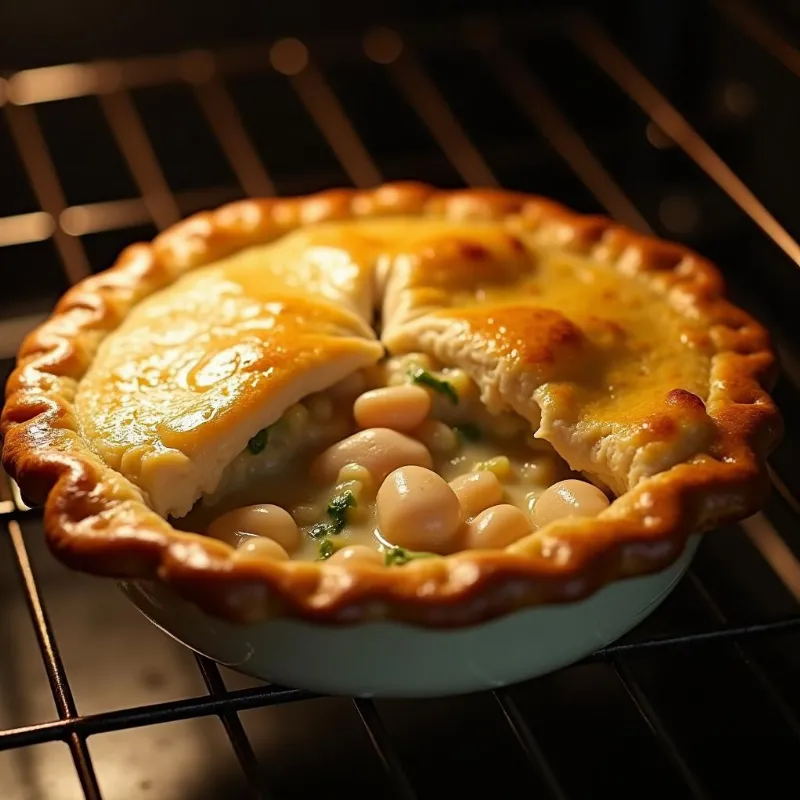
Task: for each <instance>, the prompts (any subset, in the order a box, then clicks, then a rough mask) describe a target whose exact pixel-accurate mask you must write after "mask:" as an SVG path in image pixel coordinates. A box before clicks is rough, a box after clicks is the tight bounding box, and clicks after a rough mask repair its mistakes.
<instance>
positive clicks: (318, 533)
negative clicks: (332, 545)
mask: <svg viewBox="0 0 800 800" xmlns="http://www.w3.org/2000/svg"><path fill="white" fill-rule="evenodd" d="M356 505H358V504H357V503H356V496H355V495H354V494H353V493H352V492H351V491H350V490H349V489H348V490H347V491H346V492H342V493H341V494H336V495H334V496H333V497H332V498H331V500H330V502H329V503H328V516H329V517H330V522H318V523H317V524H316V525H312V526H311V528H310V529H309V531H308V535H309V536H310V537H311V538H312V539H320V538H322V537H323V536H335V535H336V534H337V533H341V532H342V531H343V530H344V529H345V527H347V510H348V509H350V508H354V507H355V506H356Z"/></svg>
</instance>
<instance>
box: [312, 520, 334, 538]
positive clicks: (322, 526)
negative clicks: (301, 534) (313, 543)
mask: <svg viewBox="0 0 800 800" xmlns="http://www.w3.org/2000/svg"><path fill="white" fill-rule="evenodd" d="M338 532H339V531H337V530H335V529H334V525H333V523H332V522H318V523H317V524H316V525H312V526H311V527H310V528H309V529H308V535H309V536H310V537H311V538H312V539H321V538H322V537H323V536H332V535H333V534H336V533H338Z"/></svg>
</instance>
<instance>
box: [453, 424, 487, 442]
mask: <svg viewBox="0 0 800 800" xmlns="http://www.w3.org/2000/svg"><path fill="white" fill-rule="evenodd" d="M453 430H454V431H455V432H456V433H457V434H458V436H460V437H461V438H462V439H463V440H464V441H465V442H477V441H478V440H479V439H480V438H481V436H482V435H483V433H482V431H481V429H480V428H479V427H478V426H477V425H475V424H473V423H471V422H462V423H461V424H460V425H456V426H455V427H454V428H453Z"/></svg>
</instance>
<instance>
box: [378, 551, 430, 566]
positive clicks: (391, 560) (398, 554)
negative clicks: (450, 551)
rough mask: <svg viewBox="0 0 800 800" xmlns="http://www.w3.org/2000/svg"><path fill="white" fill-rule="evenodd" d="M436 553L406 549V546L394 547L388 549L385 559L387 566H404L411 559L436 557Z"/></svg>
mask: <svg viewBox="0 0 800 800" xmlns="http://www.w3.org/2000/svg"><path fill="white" fill-rule="evenodd" d="M435 556H436V553H424V552H420V551H414V550H406V549H405V548H404V547H392V548H390V549H389V550H387V551H386V555H385V559H386V566H387V567H392V566H396V567H402V566H403V565H404V564H408V562H409V561H415V560H416V559H418V558H435Z"/></svg>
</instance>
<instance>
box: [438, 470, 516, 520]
mask: <svg viewBox="0 0 800 800" xmlns="http://www.w3.org/2000/svg"><path fill="white" fill-rule="evenodd" d="M450 488H451V489H452V490H453V491H454V492H455V493H456V497H458V502H459V503H461V508H462V509H463V510H464V515H465V516H467V517H474V516H475V515H476V514H479V513H480V512H481V511H483V510H484V509H486V508H489V506H494V505H497V504H498V503H499V502H500V501H501V500H502V499H503V487H502V486H501V485H500V481H499V480H498V479H497V475H495V474H494V473H493V472H489V471H488V470H482V471H480V472H468V473H467V474H466V475H459V476H458V477H457V478H455V479H454V480H452V481H450Z"/></svg>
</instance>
